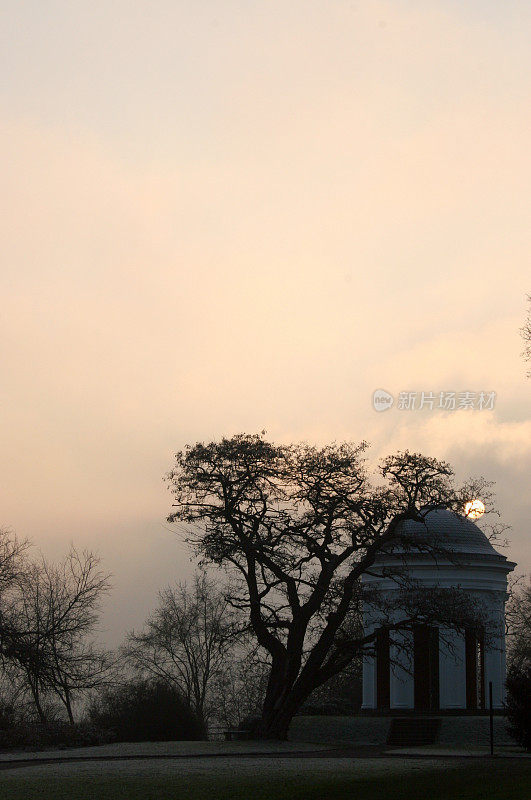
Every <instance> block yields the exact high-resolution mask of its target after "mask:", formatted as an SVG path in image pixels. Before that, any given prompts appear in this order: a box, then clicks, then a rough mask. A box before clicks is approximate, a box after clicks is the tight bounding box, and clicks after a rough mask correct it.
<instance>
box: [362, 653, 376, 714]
mask: <svg viewBox="0 0 531 800" xmlns="http://www.w3.org/2000/svg"><path fill="white" fill-rule="evenodd" d="M361 707H362V709H364V708H367V709H373V708H376V659H375V658H373V657H372V656H364V658H363V703H362V705H361Z"/></svg>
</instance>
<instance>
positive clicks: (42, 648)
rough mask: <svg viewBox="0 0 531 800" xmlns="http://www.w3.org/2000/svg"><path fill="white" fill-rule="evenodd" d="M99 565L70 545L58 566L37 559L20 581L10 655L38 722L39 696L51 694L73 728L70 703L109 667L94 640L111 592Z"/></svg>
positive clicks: (100, 680)
mask: <svg viewBox="0 0 531 800" xmlns="http://www.w3.org/2000/svg"><path fill="white" fill-rule="evenodd" d="M99 565H100V560H99V558H98V557H97V556H96V555H94V554H93V553H91V552H88V551H83V552H82V553H79V552H78V551H77V550H76V549H75V548H74V547H72V548H71V549H70V552H69V553H68V555H67V556H66V558H65V559H64V560H63V561H62V562H61V563H60V564H58V565H52V564H49V563H48V562H47V561H46V560H45V559H42V561H41V562H40V563H37V564H33V565H32V566H31V567H30V568H28V569H27V570H26V572H25V573H23V574H22V575H21V577H20V580H19V588H20V596H19V602H18V605H17V609H16V612H15V613H16V619H15V623H14V627H16V629H17V637H16V645H15V646H14V647H13V649H12V652H11V657H12V660H13V662H14V663H15V664H16V667H17V669H18V673H19V675H20V676H21V678H22V680H23V682H24V684H25V686H26V687H27V689H28V691H29V692H30V694H31V696H32V698H33V701H34V703H35V707H36V709H37V713H38V715H39V718H40V719H41V721H42V722H43V723H46V722H47V719H46V713H45V709H44V706H43V697H44V696H48V695H50V694H51V695H53V696H56V697H57V698H58V699H59V700H60V702H61V703H62V704H63V705H64V708H65V710H66V713H67V715H68V719H69V721H70V722H71V723H72V724H73V723H74V708H73V705H74V699H75V698H76V697H77V696H78V695H79V694H80V693H84V692H88V691H89V690H90V689H93V688H95V687H96V686H99V685H101V684H102V683H103V682H104V681H105V678H106V676H107V675H108V673H109V670H110V668H111V665H112V659H111V658H110V656H109V655H108V654H107V653H105V651H104V650H102V649H101V648H99V647H97V646H96V644H95V643H94V641H93V635H94V632H95V628H96V624H97V622H98V618H99V607H100V602H101V599H102V596H103V595H104V594H105V593H106V592H107V591H109V588H110V585H109V576H108V575H106V574H104V573H103V572H102V571H101V570H100V568H99Z"/></svg>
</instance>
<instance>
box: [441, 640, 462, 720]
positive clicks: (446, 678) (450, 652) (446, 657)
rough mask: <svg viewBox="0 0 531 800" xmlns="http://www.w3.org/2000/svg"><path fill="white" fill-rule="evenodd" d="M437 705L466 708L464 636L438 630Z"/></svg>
mask: <svg viewBox="0 0 531 800" xmlns="http://www.w3.org/2000/svg"><path fill="white" fill-rule="evenodd" d="M439 707H440V708H441V709H443V708H466V661H465V637H464V636H463V635H462V634H458V633H457V632H456V631H451V630H448V629H444V628H441V629H440V631H439Z"/></svg>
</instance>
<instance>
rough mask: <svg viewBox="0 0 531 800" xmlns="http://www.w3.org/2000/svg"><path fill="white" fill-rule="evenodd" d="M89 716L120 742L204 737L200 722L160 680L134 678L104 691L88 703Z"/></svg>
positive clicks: (175, 693)
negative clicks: (98, 699)
mask: <svg viewBox="0 0 531 800" xmlns="http://www.w3.org/2000/svg"><path fill="white" fill-rule="evenodd" d="M89 718H90V720H91V721H92V722H93V723H94V724H95V725H96V727H97V728H101V729H103V730H106V731H109V733H111V734H112V735H113V738H114V739H115V740H117V741H121V742H142V741H152V742H156V741H171V740H183V739H186V740H196V739H204V738H206V731H205V727H204V724H203V723H202V722H201V721H200V720H199V719H198V718H197V716H196V715H195V714H194V713H193V711H192V710H191V708H190V706H189V705H188V704H187V703H186V701H185V700H184V699H183V698H182V697H181V695H180V694H179V692H178V691H177V690H176V689H175V688H174V687H173V686H170V685H168V684H167V683H164V682H163V681H157V680H135V681H130V682H129V683H126V684H123V685H122V686H120V687H118V688H116V689H113V690H111V691H108V692H106V693H105V694H104V695H103V697H102V698H101V699H100V701H99V702H97V703H96V704H95V705H93V706H92V708H91V709H90V712H89Z"/></svg>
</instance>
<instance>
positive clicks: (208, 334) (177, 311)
mask: <svg viewBox="0 0 531 800" xmlns="http://www.w3.org/2000/svg"><path fill="white" fill-rule="evenodd" d="M0 24H1V33H0V35H1V39H2V47H1V56H0V59H1V62H0V75H1V76H2V78H1V79H0V162H1V163H0V168H1V173H2V181H1V184H0V203H1V209H0V213H1V219H2V225H1V232H0V237H1V240H2V251H3V259H2V267H1V273H0V288H1V293H2V310H1V313H0V358H1V363H2V386H3V388H2V403H1V413H0V437H1V447H2V454H3V458H2V460H1V466H0V470H1V486H2V493H1V494H2V504H1V505H2V512H3V513H2V519H1V520H0V524H1V525H3V526H5V527H7V528H9V529H10V530H12V531H13V532H16V533H17V535H18V536H20V537H21V538H24V537H28V538H30V539H31V540H32V541H33V542H34V543H35V546H36V547H38V548H40V549H41V550H42V551H43V552H44V554H45V555H46V556H47V557H49V558H50V559H58V558H60V557H61V556H62V555H63V554H64V553H65V552H66V551H67V550H68V547H69V545H70V543H71V542H73V543H74V544H75V545H76V546H78V547H80V548H81V547H88V548H91V549H95V550H96V551H97V552H98V553H99V554H100V556H101V558H102V563H103V566H104V568H105V569H107V570H108V571H110V572H111V573H112V576H113V577H112V582H113V586H114V589H113V593H112V595H111V596H110V598H109V599H108V601H107V602H106V604H105V608H104V616H103V620H102V631H103V632H102V635H103V636H104V637H105V638H106V640H107V641H108V642H110V643H117V642H118V641H120V639H121V638H122V637H123V635H124V633H125V631H126V630H128V629H130V628H132V627H137V628H138V627H139V626H140V625H141V623H142V621H143V620H144V618H145V617H146V616H147V614H148V613H149V612H150V610H151V609H152V608H153V607H154V605H155V603H156V596H157V592H158V590H159V589H160V588H161V587H163V586H165V585H168V584H170V583H172V582H175V581H177V580H183V579H186V578H187V577H189V576H190V575H191V572H192V570H193V564H192V563H191V561H190V553H189V552H188V550H187V548H186V546H185V545H184V544H183V541H182V537H181V536H180V535H179V533H178V531H176V530H175V528H172V526H170V525H168V523H166V521H165V520H166V517H167V515H168V514H169V513H170V511H171V495H170V493H169V491H168V487H167V485H166V484H165V483H164V481H163V476H164V474H165V473H166V472H167V471H168V470H169V469H170V468H171V466H172V462H173V454H174V453H175V452H176V451H178V450H180V449H181V448H182V447H184V446H185V445H186V444H188V443H194V442H196V441H210V440H212V439H219V438H220V437H221V436H224V435H226V436H230V435H232V434H234V433H239V432H249V433H256V432H259V431H261V430H263V429H265V430H266V431H267V435H268V437H269V438H271V439H272V440H274V441H280V442H290V441H302V440H304V441H308V442H311V443H314V444H325V443H327V442H331V441H338V442H339V441H344V440H349V441H354V442H356V441H360V440H362V439H365V440H368V441H369V442H370V443H371V445H372V447H371V451H370V458H371V461H372V463H374V464H376V463H377V461H378V459H379V458H380V457H382V456H384V455H388V454H390V453H393V452H395V451H396V450H398V449H405V448H409V449H410V450H418V451H420V452H423V453H425V454H427V455H431V456H436V457H438V458H442V459H445V460H448V461H450V463H451V464H452V465H453V466H454V468H455V471H456V474H457V476H458V478H459V479H463V478H466V477H467V476H468V475H478V474H482V475H484V476H485V477H486V478H488V479H490V480H493V481H495V482H496V491H497V507H498V509H499V511H500V515H501V516H500V519H501V520H502V521H503V522H504V523H506V524H507V525H510V526H511V530H510V533H509V540H510V544H509V548H508V549H507V550H504V553H505V554H506V555H508V556H509V557H510V558H511V559H512V560H514V561H517V562H518V564H519V567H518V569H519V571H520V572H525V571H528V570H529V568H530V566H531V545H530V539H529V533H530V523H529V520H530V516H531V507H530V495H529V476H530V474H531V414H530V390H531V380H530V379H528V378H526V372H527V369H528V367H529V365H526V364H525V362H524V359H523V358H522V350H523V342H522V340H521V337H520V333H519V329H520V328H521V326H522V325H523V324H524V321H525V316H526V312H527V303H526V296H527V294H529V293H530V292H531V280H530V276H531V271H530V269H529V252H530V230H531V227H530V225H529V206H530V188H529V187H530V186H531V159H530V155H529V130H530V129H531V105H530V103H529V94H530V88H531V80H530V77H531V76H530V72H531V50H530V49H529V37H530V34H531V5H530V4H529V3H528V2H527V0H522V2H517V0H507V2H504V3H499V2H491V1H490V0H484V1H482V0H468V1H467V0H461V1H460V2H457V0H393V1H392V2H391V1H390V0H389V1H387V2H386V1H385V0H375V1H374V2H372V0H360V1H359V2H356V1H355V0H354V1H353V2H347V1H346V0H291V2H289V3H286V2H285V0H284V1H282V0H267V1H266V0H245V2H244V0H240V1H239V2H235V1H234V0H223V1H222V0H199V2H198V0H193V2H192V0H189V1H188V0H150V1H149V2H148V1H147V0H91V2H88V1H87V2H86V1H85V0H76V2H72V1H71V0H46V2H43V0H17V1H16V2H15V0H6V2H5V3H4V4H3V14H2V21H1V23H0ZM377 389H384V390H386V391H387V392H389V393H391V394H392V395H393V397H394V404H393V407H392V408H390V409H389V410H386V411H383V412H377V411H375V410H374V407H373V402H372V396H373V392H374V391H375V390H377ZM422 391H424V392H426V393H428V392H431V393H433V394H434V395H435V396H436V397H437V398H438V397H439V393H440V392H444V393H447V392H451V391H455V392H464V391H468V392H471V393H475V397H474V403H475V404H476V405H477V403H478V402H479V393H480V392H482V391H483V392H495V393H496V397H495V402H494V404H493V408H492V409H489V408H482V409H479V408H477V407H475V408H472V409H470V408H461V409H459V408H457V409H455V410H451V409H449V410H441V409H438V408H437V402H435V403H434V406H435V407H434V408H433V409H432V410H430V408H429V405H426V404H425V408H424V409H422V410H420V409H418V404H419V402H420V397H421V395H420V393H421V392H422ZM401 392H413V393H416V396H415V405H416V406H417V407H415V408H413V409H407V408H400V407H399V406H400V401H399V398H400V393H401ZM445 397H446V394H445Z"/></svg>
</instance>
